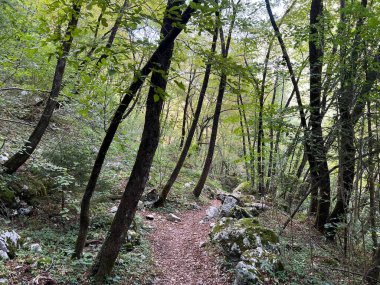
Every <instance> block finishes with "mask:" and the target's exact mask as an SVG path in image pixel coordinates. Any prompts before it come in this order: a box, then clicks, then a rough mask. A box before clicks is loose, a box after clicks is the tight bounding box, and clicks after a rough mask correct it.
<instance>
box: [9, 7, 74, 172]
mask: <svg viewBox="0 0 380 285" xmlns="http://www.w3.org/2000/svg"><path fill="white" fill-rule="evenodd" d="M80 9H81V4H80V2H77V1H74V3H73V6H72V14H71V19H70V21H69V23H68V25H67V29H66V32H65V35H64V39H63V41H62V54H61V55H60V57H59V58H58V61H57V65H56V67H55V72H54V78H53V84H52V88H51V91H50V95H49V99H48V101H47V103H46V106H45V109H44V111H43V113H42V116H41V117H40V120H39V121H38V123H37V125H36V127H35V128H34V130H33V132H32V134H31V135H30V137H29V139H28V140H27V141H26V142H25V144H24V146H23V147H22V149H21V150H20V151H18V152H17V153H15V154H14V155H13V156H12V157H10V158H9V160H7V161H6V162H5V163H4V165H3V166H4V168H5V172H6V173H8V174H13V173H14V172H16V171H17V169H19V168H20V167H21V166H22V165H23V164H24V163H25V162H26V161H27V160H28V159H29V157H30V156H31V155H32V153H33V152H34V150H35V149H36V148H37V146H38V144H39V142H40V141H41V139H42V137H43V135H44V134H45V131H46V129H47V127H48V126H49V123H50V119H51V117H52V116H53V112H54V110H55V108H56V106H57V98H58V96H59V93H60V91H61V87H62V80H63V76H64V74H65V69H66V63H67V57H68V55H69V52H70V49H71V46H72V43H73V39H74V36H73V33H74V31H75V29H76V28H77V26H78V20H79V16H80Z"/></svg>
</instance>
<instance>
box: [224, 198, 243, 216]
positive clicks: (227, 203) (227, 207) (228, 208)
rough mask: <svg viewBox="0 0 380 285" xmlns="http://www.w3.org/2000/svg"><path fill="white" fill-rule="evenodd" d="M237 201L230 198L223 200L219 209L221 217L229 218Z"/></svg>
mask: <svg viewBox="0 0 380 285" xmlns="http://www.w3.org/2000/svg"><path fill="white" fill-rule="evenodd" d="M238 202H239V200H238V199H236V198H235V197H232V196H227V197H226V198H224V201H223V204H222V206H221V207H220V216H221V217H230V216H231V213H232V210H233V208H234V207H235V206H236V205H237V204H238Z"/></svg>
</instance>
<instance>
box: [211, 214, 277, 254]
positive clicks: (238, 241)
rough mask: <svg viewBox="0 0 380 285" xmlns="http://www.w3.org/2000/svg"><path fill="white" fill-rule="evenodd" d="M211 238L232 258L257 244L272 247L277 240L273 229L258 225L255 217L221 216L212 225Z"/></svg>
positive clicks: (255, 246)
mask: <svg viewBox="0 0 380 285" xmlns="http://www.w3.org/2000/svg"><path fill="white" fill-rule="evenodd" d="M211 240H212V241H213V242H216V243H218V244H220V245H221V247H222V248H223V250H224V252H225V254H226V256H227V257H229V258H232V259H236V258H240V256H241V255H242V254H243V252H245V251H246V250H250V249H255V248H257V247H259V246H260V247H262V246H264V247H265V248H268V249H272V248H274V247H275V245H276V244H277V243H278V241H279V239H278V237H277V235H276V234H275V233H274V232H273V231H271V230H270V229H267V228H264V227H262V226H260V224H259V222H258V221H257V220H256V219H255V218H243V219H240V220H236V219H233V218H222V219H220V220H219V221H218V222H217V223H216V224H215V226H214V227H213V229H212V231H211Z"/></svg>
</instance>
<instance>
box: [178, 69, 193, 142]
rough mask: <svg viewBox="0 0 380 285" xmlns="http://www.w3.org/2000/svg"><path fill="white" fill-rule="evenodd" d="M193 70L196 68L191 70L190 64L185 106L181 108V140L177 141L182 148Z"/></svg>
mask: <svg viewBox="0 0 380 285" xmlns="http://www.w3.org/2000/svg"><path fill="white" fill-rule="evenodd" d="M195 72H196V69H195V68H194V72H193V71H192V66H191V68H190V79H189V86H188V87H187V92H186V99H185V107H184V108H183V118H182V128H181V132H182V133H181V141H180V143H179V148H181V149H182V147H183V144H184V142H185V136H186V120H187V109H188V107H189V103H190V93H191V89H192V85H193V81H194V78H195Z"/></svg>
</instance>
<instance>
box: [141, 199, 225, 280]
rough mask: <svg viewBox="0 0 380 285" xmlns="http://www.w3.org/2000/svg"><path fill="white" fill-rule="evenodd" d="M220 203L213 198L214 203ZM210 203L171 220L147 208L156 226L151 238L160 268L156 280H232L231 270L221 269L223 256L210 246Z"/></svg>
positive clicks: (152, 224) (151, 223) (156, 264)
mask: <svg viewBox="0 0 380 285" xmlns="http://www.w3.org/2000/svg"><path fill="white" fill-rule="evenodd" d="M219 204H220V202H219V201H215V200H214V201H211V205H215V206H216V205H219ZM209 206H210V205H206V206H200V208H198V209H192V210H185V211H183V212H179V213H176V215H177V216H178V217H180V219H181V221H179V222H171V221H169V220H167V218H166V217H165V215H163V214H160V213H158V212H150V211H145V212H144V214H145V215H147V214H149V215H152V216H153V217H154V219H153V220H150V221H147V223H148V224H150V225H151V226H152V227H153V230H152V231H151V233H150V234H149V236H148V240H149V241H150V242H151V245H152V250H153V258H154V263H155V267H156V268H157V272H156V277H155V280H154V283H153V284H155V285H174V284H175V285H181V284H184V285H185V284H186V285H206V284H207V285H213V284H215V285H216V284H217V285H224V284H226V285H227V284H231V281H230V278H231V276H230V274H229V273H228V272H226V271H225V270H223V269H222V264H221V263H222V262H221V257H220V256H219V254H217V253H216V252H215V250H212V249H211V248H208V246H207V242H208V234H209V232H210V223H211V221H206V220H204V218H205V217H206V209H207V208H208V207H209Z"/></svg>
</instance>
